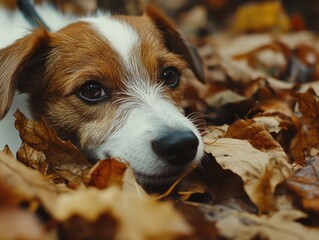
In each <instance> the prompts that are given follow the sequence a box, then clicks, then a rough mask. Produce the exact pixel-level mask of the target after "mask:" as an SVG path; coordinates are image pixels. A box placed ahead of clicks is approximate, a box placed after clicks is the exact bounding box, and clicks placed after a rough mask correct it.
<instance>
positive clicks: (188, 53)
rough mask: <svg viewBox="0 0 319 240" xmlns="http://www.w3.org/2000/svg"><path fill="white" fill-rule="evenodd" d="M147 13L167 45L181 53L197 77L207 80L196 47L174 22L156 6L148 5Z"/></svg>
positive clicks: (171, 49)
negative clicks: (177, 28) (184, 36)
mask: <svg viewBox="0 0 319 240" xmlns="http://www.w3.org/2000/svg"><path fill="white" fill-rule="evenodd" d="M146 15H147V16H148V17H149V18H150V19H151V20H152V22H153V23H154V25H155V27H156V28H157V29H158V30H159V31H160V33H161V34H162V36H163V39H164V41H165V44H166V47H167V48H168V49H169V50H170V51H172V52H174V53H176V54H178V55H181V56H182V57H183V58H184V59H185V60H186V62H187V64H188V66H189V68H190V69H191V70H192V71H193V73H194V74H195V76H196V78H197V79H198V80H200V81H201V82H203V83H204V82H205V76H204V67H203V62H202V59H201V58H200V56H199V54H198V52H197V50H196V48H195V47H194V46H192V45H190V44H189V43H187V42H186V41H185V40H184V39H183V37H182V36H181V34H180V33H179V32H178V31H177V30H176V28H175V26H174V24H173V23H172V22H171V21H170V20H169V19H168V18H167V17H166V16H165V15H164V14H163V13H162V12H161V11H160V10H159V9H158V8H156V7H155V6H153V5H151V6H148V7H147V9H146Z"/></svg>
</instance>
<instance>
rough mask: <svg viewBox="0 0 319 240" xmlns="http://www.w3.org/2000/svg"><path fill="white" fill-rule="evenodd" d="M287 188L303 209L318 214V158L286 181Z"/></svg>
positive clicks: (312, 159)
mask: <svg viewBox="0 0 319 240" xmlns="http://www.w3.org/2000/svg"><path fill="white" fill-rule="evenodd" d="M287 187H288V189H290V190H291V191H292V192H293V193H294V194H295V195H296V196H297V197H298V199H299V201H300V202H301V204H302V206H303V208H304V209H306V210H308V211H314V212H316V213H319V157H318V156H315V157H312V158H311V159H310V160H309V161H308V165H307V166H305V167H303V168H301V169H299V170H298V171H297V172H296V173H295V174H294V175H293V176H291V177H289V178H288V179H287Z"/></svg>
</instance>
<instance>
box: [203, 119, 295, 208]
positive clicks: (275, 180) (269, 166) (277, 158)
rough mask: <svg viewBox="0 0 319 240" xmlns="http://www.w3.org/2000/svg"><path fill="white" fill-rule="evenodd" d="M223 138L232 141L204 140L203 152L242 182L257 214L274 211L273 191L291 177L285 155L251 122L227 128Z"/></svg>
mask: <svg viewBox="0 0 319 240" xmlns="http://www.w3.org/2000/svg"><path fill="white" fill-rule="evenodd" d="M225 136H228V137H233V138H218V139H207V138H204V141H205V150H206V151H207V152H209V153H212V154H213V156H214V157H215V158H216V160H217V162H218V164H220V165H221V166H222V167H223V168H224V169H230V170H231V171H233V172H234V173H236V174H237V175H239V176H240V177H241V178H242V180H243V182H244V188H245V190H246V192H247V194H248V196H249V197H250V198H251V200H252V201H253V203H254V204H256V206H257V207H258V209H259V211H260V212H269V211H273V210H275V209H274V208H275V203H274V191H275V188H276V186H277V185H278V184H279V183H280V182H283V181H284V180H285V179H286V178H287V177H288V176H289V175H290V174H291V170H290V167H291V166H290V165H289V164H288V162H287V156H286V154H285V152H284V151H283V150H282V148H281V147H280V145H279V144H278V143H277V142H275V140H274V139H273V138H272V137H271V136H270V135H269V133H268V132H267V131H266V130H265V129H264V128H263V127H261V126H260V125H258V124H256V123H255V122H254V121H251V120H249V121H246V122H245V121H242V120H240V121H238V122H237V123H235V124H233V125H231V126H229V128H228V131H227V132H226V134H225ZM235 138H239V139H235ZM265 196H268V198H265Z"/></svg>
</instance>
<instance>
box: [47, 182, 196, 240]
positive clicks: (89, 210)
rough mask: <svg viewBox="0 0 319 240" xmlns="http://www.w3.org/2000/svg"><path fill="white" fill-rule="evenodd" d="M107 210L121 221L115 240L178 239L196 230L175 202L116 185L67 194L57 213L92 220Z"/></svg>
mask: <svg viewBox="0 0 319 240" xmlns="http://www.w3.org/2000/svg"><path fill="white" fill-rule="evenodd" d="M105 213H108V214H110V215H111V216H112V217H113V218H114V219H115V220H116V221H117V222H118V232H117V233H116V237H115V239H176V237H178V236H183V235H186V236H187V235H190V234H191V233H192V228H191V227H190V226H189V225H188V223H187V222H186V221H185V220H184V219H183V217H182V216H181V214H180V213H178V212H177V210H175V209H174V207H173V204H172V203H171V202H158V201H156V199H155V198H153V197H150V196H148V197H144V198H141V197H139V196H137V195H136V194H135V193H132V192H130V191H128V192H123V191H121V190H120V188H118V187H117V186H115V185H112V186H110V187H109V188H106V189H104V190H98V189H96V188H87V189H78V190H76V191H74V192H72V193H71V194H63V195H61V196H60V197H59V198H58V199H57V201H56V208H55V211H54V213H53V215H54V217H55V218H56V219H58V220H59V221H65V220H68V219H70V218H71V217H72V216H80V217H82V218H84V219H86V220H88V221H91V222H92V221H97V220H98V219H99V217H100V216H101V215H102V214H105ZM137 216H138V219H137Z"/></svg>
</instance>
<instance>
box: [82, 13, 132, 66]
mask: <svg viewBox="0 0 319 240" xmlns="http://www.w3.org/2000/svg"><path fill="white" fill-rule="evenodd" d="M83 21H85V22H88V23H90V24H92V26H93V27H94V28H95V29H96V30H97V31H98V32H99V33H100V34H101V35H102V36H103V37H104V38H105V39H106V40H107V41H108V42H109V44H110V45H111V46H112V47H113V49H114V50H115V51H117V53H118V54H119V56H120V57H121V58H122V60H123V61H124V62H125V63H126V64H128V61H129V58H130V53H131V49H132V47H133V46H134V45H136V44H138V35H137V33H136V31H135V30H134V29H133V28H132V27H131V26H129V25H128V24H127V23H125V22H122V21H120V20H117V19H112V18H111V17H110V16H103V17H99V18H88V19H84V20H83Z"/></svg>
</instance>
